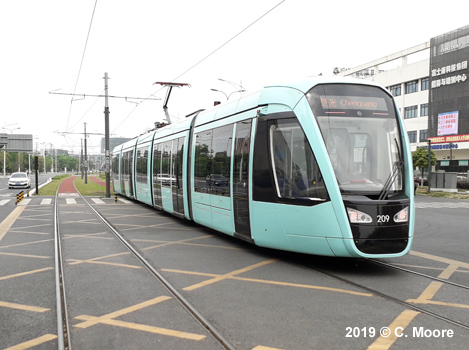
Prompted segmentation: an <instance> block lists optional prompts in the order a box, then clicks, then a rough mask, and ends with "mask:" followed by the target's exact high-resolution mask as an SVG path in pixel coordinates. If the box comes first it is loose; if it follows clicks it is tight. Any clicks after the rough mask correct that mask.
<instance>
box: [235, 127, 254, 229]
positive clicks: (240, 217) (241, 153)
mask: <svg viewBox="0 0 469 350" xmlns="http://www.w3.org/2000/svg"><path fill="white" fill-rule="evenodd" d="M251 124H252V121H251V120H246V121H242V122H239V123H237V124H236V136H235V149H234V168H233V209H234V222H235V232H236V233H237V234H239V235H241V236H244V237H248V238H251V226H250V220H249V149H250V143H251Z"/></svg>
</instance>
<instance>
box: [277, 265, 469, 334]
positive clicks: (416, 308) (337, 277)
mask: <svg viewBox="0 0 469 350" xmlns="http://www.w3.org/2000/svg"><path fill="white" fill-rule="evenodd" d="M285 259H286V260H288V261H290V262H292V263H295V264H298V265H301V266H303V267H306V268H309V269H311V270H314V271H317V272H319V273H322V274H324V275H326V276H329V277H332V278H335V279H337V280H339V281H341V282H345V283H347V284H350V285H352V286H354V287H357V288H359V289H362V290H365V291H367V292H369V293H372V294H375V295H377V296H379V297H381V298H384V299H387V300H389V301H392V302H394V303H397V304H400V305H404V306H406V307H408V308H410V309H412V310H414V311H418V312H421V313H423V314H425V315H428V316H432V317H434V318H437V319H439V320H442V321H445V322H447V323H449V324H452V325H454V326H458V327H461V328H464V329H466V330H469V325H466V324H464V323H461V322H458V321H454V320H452V319H450V318H448V317H445V316H442V315H439V314H437V313H435V312H432V311H429V310H425V309H423V308H421V307H419V306H416V305H414V304H412V303H408V302H406V301H404V300H400V299H398V298H395V297H393V296H391V295H388V294H385V293H383V292H380V291H378V290H377V289H374V288H370V287H367V286H364V285H362V284H360V283H357V282H354V281H351V280H349V279H347V278H344V277H341V276H338V275H336V274H334V273H332V272H329V271H325V270H322V269H319V268H317V267H313V266H311V265H308V264H306V263H303V262H300V261H298V260H294V259H291V258H285Z"/></svg>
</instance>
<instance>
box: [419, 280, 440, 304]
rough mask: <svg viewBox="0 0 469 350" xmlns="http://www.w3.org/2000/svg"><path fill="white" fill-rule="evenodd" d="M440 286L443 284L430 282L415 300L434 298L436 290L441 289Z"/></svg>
mask: <svg viewBox="0 0 469 350" xmlns="http://www.w3.org/2000/svg"><path fill="white" fill-rule="evenodd" d="M442 285H443V283H441V282H431V283H430V284H429V285H428V287H427V288H425V290H424V291H423V292H422V294H420V296H419V297H418V298H417V299H418V300H430V299H431V298H433V297H434V296H435V294H436V292H438V290H439V289H440V288H441V286H442Z"/></svg>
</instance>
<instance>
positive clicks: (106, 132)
mask: <svg viewBox="0 0 469 350" xmlns="http://www.w3.org/2000/svg"><path fill="white" fill-rule="evenodd" d="M107 80H108V76H107V73H104V157H105V162H106V167H105V169H104V172H105V174H106V198H110V197H111V177H110V169H109V168H110V157H111V155H110V152H109V102H108V84H107Z"/></svg>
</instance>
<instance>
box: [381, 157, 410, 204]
mask: <svg viewBox="0 0 469 350" xmlns="http://www.w3.org/2000/svg"><path fill="white" fill-rule="evenodd" d="M403 167H404V161H403V160H398V161H397V162H395V163H394V165H393V167H392V171H391V173H390V174H389V176H388V178H387V179H386V182H385V183H384V186H383V189H382V190H381V193H380V195H379V198H378V200H383V199H384V198H386V197H387V195H388V193H389V190H390V189H391V186H392V185H393V184H394V182H395V181H396V179H397V178H398V175H399V173H401V171H402V169H403Z"/></svg>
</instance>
